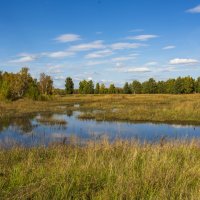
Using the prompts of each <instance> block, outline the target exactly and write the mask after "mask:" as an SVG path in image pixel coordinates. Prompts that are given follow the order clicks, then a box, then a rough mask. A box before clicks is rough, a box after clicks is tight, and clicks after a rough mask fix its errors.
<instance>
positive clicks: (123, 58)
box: [112, 56, 136, 62]
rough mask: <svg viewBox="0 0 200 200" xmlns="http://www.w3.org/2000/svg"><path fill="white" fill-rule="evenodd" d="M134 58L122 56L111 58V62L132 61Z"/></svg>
mask: <svg viewBox="0 0 200 200" xmlns="http://www.w3.org/2000/svg"><path fill="white" fill-rule="evenodd" d="M135 58H136V57H135V56H122V57H116V58H113V59H112V61H114V62H121V61H126V60H133V59H135Z"/></svg>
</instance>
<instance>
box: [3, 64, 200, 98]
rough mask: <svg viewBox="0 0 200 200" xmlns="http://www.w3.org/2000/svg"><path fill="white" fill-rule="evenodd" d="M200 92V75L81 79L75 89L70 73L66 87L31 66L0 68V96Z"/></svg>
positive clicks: (35, 96)
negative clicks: (116, 80) (116, 82)
mask: <svg viewBox="0 0 200 200" xmlns="http://www.w3.org/2000/svg"><path fill="white" fill-rule="evenodd" d="M192 93H200V77H199V78H197V79H194V78H192V77H190V76H187V77H178V78H176V79H168V80H167V81H156V80H155V79H153V78H150V79H149V80H147V81H144V82H140V81H137V80H134V81H132V82H131V83H128V82H126V83H125V84H124V86H123V87H116V86H115V85H114V84H113V83H112V84H110V85H109V87H106V86H105V84H104V83H96V84H94V82H93V81H92V80H89V81H87V80H83V81H80V82H79V88H78V89H75V87H74V82H73V79H72V78H71V77H67V78H66V80H65V89H58V88H54V87H53V79H52V77H51V76H48V75H46V74H44V73H41V74H40V77H39V80H37V79H34V78H33V77H32V76H31V74H30V73H29V69H28V68H22V69H21V70H20V71H19V72H18V73H8V72H1V71H0V99H9V100H16V99H19V98H23V97H27V98H31V99H33V100H42V99H45V98H47V97H49V96H51V95H53V94H60V95H65V94H192Z"/></svg>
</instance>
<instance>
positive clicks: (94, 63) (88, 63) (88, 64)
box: [85, 60, 108, 66]
mask: <svg viewBox="0 0 200 200" xmlns="http://www.w3.org/2000/svg"><path fill="white" fill-rule="evenodd" d="M105 63H108V61H107V60H100V61H89V62H87V63H86V64H85V65H87V66H93V65H101V64H105Z"/></svg>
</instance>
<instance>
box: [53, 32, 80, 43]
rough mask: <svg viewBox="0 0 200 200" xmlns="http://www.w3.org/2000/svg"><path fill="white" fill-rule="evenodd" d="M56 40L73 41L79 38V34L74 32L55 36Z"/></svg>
mask: <svg viewBox="0 0 200 200" xmlns="http://www.w3.org/2000/svg"><path fill="white" fill-rule="evenodd" d="M55 40H56V41H57V42H61V43H66V42H74V41H77V40H81V37H80V35H76V34H63V35H60V36H58V37H57V38H55Z"/></svg>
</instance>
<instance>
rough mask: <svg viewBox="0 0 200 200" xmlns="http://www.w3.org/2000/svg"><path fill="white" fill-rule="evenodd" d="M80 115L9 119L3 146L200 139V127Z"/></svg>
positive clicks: (1, 133)
mask: <svg viewBox="0 0 200 200" xmlns="http://www.w3.org/2000/svg"><path fill="white" fill-rule="evenodd" d="M79 115H80V112H79V111H68V112H66V113H65V114H52V113H37V114H33V115H28V116H22V117H17V118H12V119H5V120H4V121H3V122H1V123H0V146H13V145H24V146H35V145H48V144H50V143H54V142H66V141H68V140H69V139H70V138H75V137H76V138H79V139H80V140H83V141H87V140H90V139H92V140H98V139H101V138H103V137H107V138H108V139H109V140H111V141H113V140H115V139H117V138H120V139H137V140H139V141H142V142H143V141H149V142H154V141H159V140H161V139H163V138H165V139H168V140H170V139H193V138H198V137H200V126H193V125H173V124H155V123H149V122H148V123H130V122H118V121H112V122H109V121H95V120H81V119H79V118H78V116H79Z"/></svg>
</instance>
